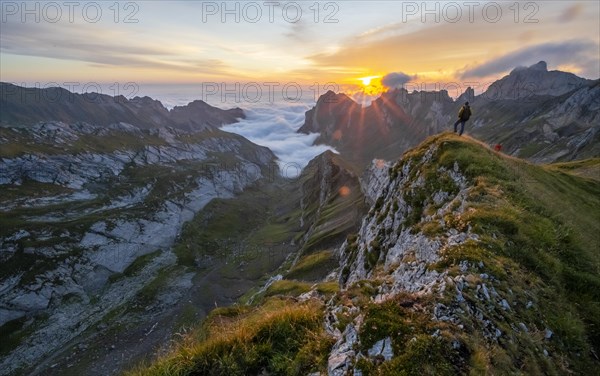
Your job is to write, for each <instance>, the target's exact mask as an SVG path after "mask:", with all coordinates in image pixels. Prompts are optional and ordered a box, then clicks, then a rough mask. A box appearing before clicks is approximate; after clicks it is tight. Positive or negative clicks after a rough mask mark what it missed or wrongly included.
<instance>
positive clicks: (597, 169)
mask: <svg viewBox="0 0 600 376" xmlns="http://www.w3.org/2000/svg"><path fill="white" fill-rule="evenodd" d="M548 167H550V168H555V169H558V170H560V171H564V172H568V173H571V174H573V175H577V176H580V177H584V178H589V179H594V180H600V158H590V159H584V160H581V161H573V162H562V163H553V164H551V165H549V166H548Z"/></svg>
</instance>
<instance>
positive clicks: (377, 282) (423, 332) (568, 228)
mask: <svg viewBox="0 0 600 376" xmlns="http://www.w3.org/2000/svg"><path fill="white" fill-rule="evenodd" d="M371 169H372V170H373V172H372V173H370V174H369V175H370V176H371V178H369V180H370V181H365V182H364V186H366V187H370V188H369V189H368V191H369V195H370V196H371V197H372V198H373V199H374V200H373V202H372V204H371V205H370V210H369V212H368V214H366V215H365V216H364V217H363V221H362V224H361V226H360V229H359V230H358V232H357V233H355V234H351V235H349V236H348V237H347V238H346V240H345V241H344V242H343V243H342V244H340V245H339V246H338V247H337V248H336V253H337V255H338V258H339V266H338V268H336V269H333V271H334V272H335V273H334V274H333V276H332V275H329V276H328V277H327V278H325V279H323V280H321V282H317V283H314V284H313V285H310V284H306V283H304V282H302V280H299V279H295V278H294V276H293V275H290V276H289V277H288V278H289V279H286V277H283V278H284V279H280V280H279V281H278V282H275V283H273V284H271V285H269V286H267V289H266V292H265V293H264V295H263V296H262V297H259V299H255V300H254V301H253V303H252V304H250V305H245V304H240V305H237V306H233V307H231V308H227V309H220V310H215V311H213V313H212V314H211V315H209V318H208V319H207V320H206V321H205V322H204V324H203V326H199V327H197V328H196V329H195V330H194V331H193V334H192V335H191V336H190V337H187V338H186V339H184V340H183V341H181V342H180V343H177V344H175V345H174V346H172V347H171V350H170V352H167V353H166V354H165V355H163V356H161V357H159V358H158V359H157V360H156V361H155V362H154V363H152V364H150V365H145V366H140V367H138V368H136V369H134V370H132V371H131V372H130V373H128V374H129V375H156V376H159V375H160V376H162V375H166V374H169V373H170V372H177V373H180V374H189V373H190V372H200V373H203V372H208V370H211V371H213V372H220V371H223V372H224V371H225V370H232V369H233V370H235V371H234V373H236V374H238V373H239V374H261V373H264V372H265V371H266V372H274V373H277V372H281V373H285V374H291V375H296V374H297V375H304V374H317V373H319V374H329V375H334V376H341V375H345V374H348V373H351V374H352V373H353V374H365V375H368V374H384V375H394V374H404V373H406V374H417V373H419V372H423V370H426V371H427V372H430V373H432V374H436V375H455V374H473V373H475V374H480V373H485V372H493V373H499V374H505V373H515V372H517V373H518V372H525V373H528V374H545V373H548V374H558V375H562V374H565V375H567V374H571V373H573V372H575V373H585V372H586V371H589V370H591V369H595V368H597V367H598V364H599V363H598V359H597V357H595V355H594V354H595V352H597V351H598V346H599V345H600V332H598V330H597V322H598V317H600V315H598V307H597V306H596V305H594V304H593V303H592V302H593V301H595V299H597V295H598V291H599V290H598V288H599V287H600V280H599V279H598V270H600V262H599V261H600V260H598V257H597V254H596V253H595V251H594V250H595V249H596V247H597V246H598V243H597V242H598V239H597V238H594V235H593V234H592V233H593V232H594V231H590V228H594V229H598V225H599V223H598V222H597V221H596V220H595V218H594V217H593V215H591V213H593V210H591V209H592V208H593V207H598V205H599V204H600V202H599V200H598V197H600V196H599V195H598V193H599V192H598V185H597V184H596V183H594V182H592V181H591V180H588V179H583V178H578V177H575V176H572V175H570V174H567V173H563V172H560V171H557V170H554V169H551V168H546V167H542V166H535V165H532V164H529V163H526V162H524V161H521V160H518V159H516V158H512V157H508V156H504V155H502V154H499V153H497V152H494V151H493V150H491V149H490V148H488V147H487V146H486V145H485V144H482V143H481V142H479V141H476V140H472V139H471V138H469V137H461V138H459V137H458V136H455V135H452V134H448V133H445V134H441V135H437V136H433V137H430V138H428V139H427V140H426V141H425V142H423V143H422V144H420V145H419V146H418V147H416V148H413V149H411V150H409V151H408V152H406V153H405V154H404V155H403V156H402V158H401V159H400V160H399V161H397V162H395V163H393V164H386V163H377V162H375V163H374V164H373V165H372V167H371ZM373 180H377V181H378V182H374V181H373ZM567 187H568V188H567ZM569 206H573V208H572V210H573V211H575V212H577V213H579V214H580V215H579V216H578V217H577V218H572V217H571V213H569V212H567V211H565V207H569ZM583 213H586V214H585V215H583ZM332 278H335V279H333V280H332ZM338 283H339V285H338ZM282 307H285V309H282ZM257 315H258V317H262V319H260V320H257ZM218 333H221V334H218ZM257 344H262V346H258V345H257ZM227 354H235V356H227Z"/></svg>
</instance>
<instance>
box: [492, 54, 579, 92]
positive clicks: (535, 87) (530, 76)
mask: <svg viewBox="0 0 600 376" xmlns="http://www.w3.org/2000/svg"><path fill="white" fill-rule="evenodd" d="M589 82H590V80H587V79H585V78H582V77H578V76H576V75H574V74H573V73H570V72H562V71H548V65H547V64H546V62H545V61H540V62H539V63H536V64H534V65H531V66H529V67H517V68H515V69H513V70H512V71H511V72H510V74H509V75H508V76H505V77H503V78H501V79H500V80H498V81H496V82H494V83H493V84H492V85H490V87H489V88H488V89H487V90H486V91H485V93H483V96H484V97H485V98H487V99H491V100H495V99H515V100H516V99H521V98H528V97H532V96H553V97H556V96H560V95H563V94H565V93H568V92H570V91H573V90H576V89H578V88H580V87H582V86H585V85H586V84H587V83H589Z"/></svg>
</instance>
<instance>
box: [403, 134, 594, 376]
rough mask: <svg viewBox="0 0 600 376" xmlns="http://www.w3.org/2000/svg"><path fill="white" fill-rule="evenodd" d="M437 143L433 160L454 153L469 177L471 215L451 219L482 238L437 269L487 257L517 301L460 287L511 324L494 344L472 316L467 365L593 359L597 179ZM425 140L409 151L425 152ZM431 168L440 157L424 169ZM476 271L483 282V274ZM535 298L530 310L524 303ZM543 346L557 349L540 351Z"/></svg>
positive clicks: (456, 143)
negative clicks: (496, 303)
mask: <svg viewBox="0 0 600 376" xmlns="http://www.w3.org/2000/svg"><path fill="white" fill-rule="evenodd" d="M431 142H438V143H440V150H441V151H440V152H439V155H438V156H437V164H438V165H441V166H445V167H447V168H448V167H451V166H452V165H453V164H454V163H455V162H458V164H459V166H460V169H461V171H464V172H465V173H466V175H467V177H468V178H469V179H470V182H471V184H473V188H472V189H471V192H470V195H469V197H468V198H467V201H468V206H467V210H466V212H465V214H464V215H462V216H461V217H460V218H448V219H447V221H448V223H450V226H453V227H455V228H457V229H458V230H464V229H466V228H467V227H468V226H471V227H472V230H473V231H474V232H475V233H478V234H479V235H480V239H481V241H480V242H479V243H465V244H463V245H460V246H456V247H452V248H449V249H447V250H446V252H445V253H444V255H443V261H442V262H441V263H440V264H439V265H436V268H437V269H439V270H440V271H442V270H447V271H448V272H449V274H450V275H452V274H453V273H454V272H456V269H455V268H456V267H457V265H458V263H459V262H460V261H462V260H470V261H473V262H475V263H478V262H479V261H482V262H483V265H485V266H484V267H483V269H482V270H481V272H485V273H487V274H489V275H491V276H492V277H493V278H494V279H495V281H497V283H496V284H495V285H494V287H495V289H496V290H497V291H498V292H499V293H500V294H501V295H502V296H509V297H510V299H509V304H511V306H512V307H514V308H513V309H512V310H510V311H503V310H501V309H498V307H494V308H493V309H490V308H489V307H485V304H481V302H480V301H478V300H477V299H476V298H474V297H473V296H471V297H469V295H468V294H467V293H465V294H464V295H465V298H466V299H467V301H469V302H470V303H471V304H472V305H474V306H475V307H477V309H479V310H481V311H482V312H490V316H489V319H490V320H491V322H493V323H494V324H495V325H496V326H497V327H499V328H501V330H502V331H503V333H508V335H507V336H505V337H502V338H501V339H500V340H499V341H498V343H497V344H490V343H486V340H485V339H484V338H481V337H480V336H479V335H478V334H477V328H476V327H477V324H476V323H473V327H472V328H470V330H469V329H468V330H467V333H468V337H467V338H464V337H463V338H464V341H465V342H466V343H467V344H468V346H467V348H468V350H469V351H470V356H469V357H468V358H469V359H468V361H469V367H467V368H470V370H471V372H474V373H478V372H479V371H483V370H487V371H492V372H494V373H501V374H503V373H515V372H524V373H527V374H564V373H569V372H571V371H573V370H574V371H577V372H583V373H585V372H587V371H589V370H591V369H593V368H594V367H597V366H598V363H597V357H596V355H595V353H598V350H599V349H600V330H599V329H600V319H599V318H600V305H599V303H598V302H599V301H600V292H599V291H600V290H599V289H600V277H599V276H600V255H599V253H598V250H599V249H600V244H599V239H598V235H597V234H599V233H600V218H599V216H598V214H597V213H598V208H599V207H600V187H599V185H598V184H597V183H596V182H594V181H592V180H587V179H582V178H579V177H576V176H573V175H570V174H566V173H564V172H561V171H556V169H555V168H553V167H540V166H534V165H532V164H529V163H526V162H523V161H521V160H518V159H514V158H510V157H505V156H503V155H500V154H497V153H494V152H493V151H491V150H489V149H487V148H486V147H485V146H484V145H483V144H481V143H479V142H477V141H474V140H470V139H459V138H457V137H455V136H449V135H442V136H438V137H435V138H433V139H430V140H429V142H428V143H431ZM428 143H426V144H425V145H422V146H421V147H420V148H418V149H417V150H416V151H413V152H412V153H415V154H422V153H423V152H424V150H425V148H426V147H427V146H428V145H427V144H428ZM429 168H436V166H425V167H424V168H423V169H424V170H427V169H429ZM425 175H427V174H425ZM430 193H433V192H430ZM423 211H425V212H426V211H427V207H423ZM471 277H472V280H473V282H474V283H477V281H478V280H479V282H481V281H480V277H479V275H477V273H474V274H473V275H472V276H471ZM530 301H531V302H532V304H533V305H534V307H535V308H534V309H529V308H527V305H528V302H530ZM520 322H523V323H525V324H526V326H527V327H529V331H530V332H531V335H528V334H527V333H522V332H521V333H517V334H513V333H514V332H515V330H514V328H513V325H517V323H520ZM545 328H552V330H553V331H554V333H555V336H554V337H553V340H552V341H550V343H545V341H544V340H543V338H544V337H543V333H544V330H545ZM544 346H546V348H548V349H549V351H550V353H551V354H553V355H554V356H552V357H550V358H547V357H545V356H543V355H541V352H542V347H544ZM451 363H453V364H456V363H454V362H451ZM465 372H466V371H465Z"/></svg>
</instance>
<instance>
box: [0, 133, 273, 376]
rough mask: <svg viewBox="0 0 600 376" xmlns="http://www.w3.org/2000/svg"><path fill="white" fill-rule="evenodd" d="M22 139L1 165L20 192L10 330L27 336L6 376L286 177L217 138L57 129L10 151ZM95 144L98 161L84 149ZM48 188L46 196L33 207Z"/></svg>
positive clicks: (11, 248) (239, 141) (264, 158)
mask: <svg viewBox="0 0 600 376" xmlns="http://www.w3.org/2000/svg"><path fill="white" fill-rule="evenodd" d="M11 136H15V137H18V138H19V143H18V145H21V146H23V149H22V150H21V151H19V152H18V153H15V154H17V155H16V156H9V155H4V156H3V158H2V159H0V186H1V187H2V190H3V192H8V191H14V192H17V193H15V194H14V195H16V196H14V195H13V196H10V197H5V198H2V202H1V203H0V210H1V211H2V215H3V216H5V217H7V218H8V217H11V218H13V219H14V221H13V222H10V223H6V222H3V223H5V225H3V226H2V228H1V229H0V234H1V235H2V236H1V240H0V257H1V259H2V262H3V264H4V265H6V266H7V268H3V270H2V274H0V325H3V324H6V323H7V322H16V321H18V322H20V323H21V324H20V325H21V326H22V329H20V330H27V331H28V335H27V336H26V337H25V338H23V339H22V341H21V343H20V344H18V345H17V346H16V347H15V348H14V349H13V350H12V351H11V352H10V353H9V354H7V355H6V356H4V357H2V358H0V370H2V371H0V374H10V373H11V372H12V371H14V370H15V369H17V368H20V367H24V366H27V367H28V366H31V365H34V364H37V363H39V361H40V360H41V359H43V358H44V357H45V356H46V355H47V354H48V353H51V352H53V351H54V350H55V349H57V348H60V347H61V346H63V345H64V344H65V343H67V342H68V341H70V340H71V339H73V338H75V337H76V336H77V335H79V334H81V333H82V332H83V331H85V330H86V329H88V328H91V327H93V326H94V325H97V324H98V323H99V322H100V321H101V320H102V319H103V317H104V316H105V315H106V314H107V313H109V312H110V311H111V310H113V309H115V308H116V307H119V306H121V305H123V304H127V303H128V302H129V301H130V300H131V299H132V298H133V297H134V296H136V294H137V293H138V292H139V291H140V290H141V289H143V288H144V286H146V285H147V284H148V283H149V282H150V281H152V280H153V279H154V278H155V277H156V275H157V273H159V272H160V271H161V270H164V269H165V268H167V267H169V266H173V265H174V264H175V262H176V257H175V255H174V253H173V251H172V249H171V248H172V246H173V244H174V242H175V241H176V239H177V237H178V235H179V233H180V231H181V229H182V226H183V224H184V223H185V222H186V221H189V220H191V219H192V218H193V217H194V215H195V214H196V213H197V212H198V211H200V210H201V209H202V208H203V207H204V206H205V205H206V204H207V203H208V202H210V201H211V200H212V199H213V198H230V197H233V196H234V195H236V194H238V193H240V192H241V191H243V190H244V189H245V188H246V187H248V186H250V185H253V184H256V183H257V182H259V181H265V180H266V179H267V178H269V177H270V178H272V177H273V176H269V174H270V173H272V172H275V171H276V170H274V169H273V168H274V166H275V161H274V159H275V158H274V155H273V154H272V153H271V152H270V151H269V150H268V149H266V148H263V147H259V146H257V145H254V144H252V143H250V142H249V141H247V140H245V139H244V138H242V137H240V136H236V135H232V134H228V133H225V132H221V131H218V130H214V131H205V132H202V133H187V132H182V131H179V130H176V129H172V128H161V129H160V130H141V129H139V128H137V127H134V126H132V125H128V124H124V123H120V124H115V125H111V126H109V127H99V126H94V125H90V124H83V123H77V124H64V123H57V122H47V123H43V124H38V125H35V126H33V127H30V128H28V129H9V130H7V129H4V133H3V137H4V139H3V140H2V142H4V144H5V145H9V144H10V145H15V144H11V142H12V140H11ZM90 137H91V138H90ZM26 140H27V141H26ZM118 140H123V141H122V142H121V143H119V142H118ZM127 140H129V141H127ZM88 142H90V143H91V144H95V145H96V150H94V147H93V146H92V145H90V148H88V147H83V148H80V146H81V145H87V144H86V143H88ZM46 143H48V148H45V147H43V145H44V144H46ZM50 144H52V145H51V146H52V147H51V148H50ZM27 145H32V147H33V148H37V149H36V150H37V152H31V149H30V148H29V147H28V146H27ZM90 149H91V150H90ZM42 151H46V153H43V152H42ZM40 184H41V187H42V188H38V189H41V190H42V192H43V191H46V193H45V194H43V193H42V194H41V196H38V197H30V196H29V195H28V194H27V192H28V190H29V189H30V188H28V187H38V186H39V185H40ZM22 190H23V193H22V194H19V193H18V192H21V191H22ZM35 192H38V191H35ZM38 193H39V192H38ZM25 224H26V225H25ZM22 226H25V227H22ZM141 257H146V259H147V261H145V262H144V263H142V264H139V263H138V266H135V271H132V269H131V268H132V265H133V264H134V263H135V262H136V261H137V260H139V259H140V258H141ZM179 285H181V286H183V285H182V284H179Z"/></svg>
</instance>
